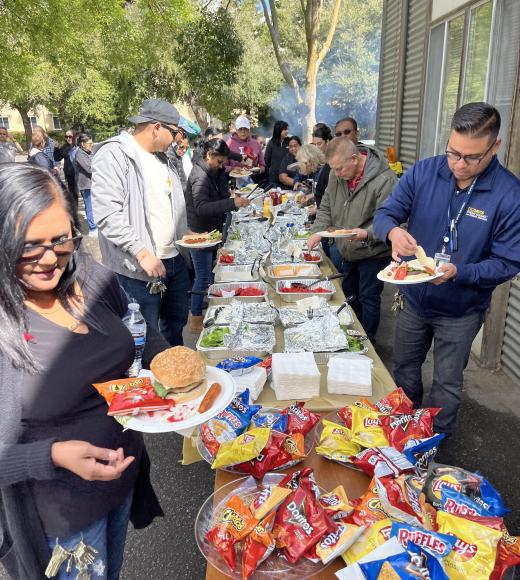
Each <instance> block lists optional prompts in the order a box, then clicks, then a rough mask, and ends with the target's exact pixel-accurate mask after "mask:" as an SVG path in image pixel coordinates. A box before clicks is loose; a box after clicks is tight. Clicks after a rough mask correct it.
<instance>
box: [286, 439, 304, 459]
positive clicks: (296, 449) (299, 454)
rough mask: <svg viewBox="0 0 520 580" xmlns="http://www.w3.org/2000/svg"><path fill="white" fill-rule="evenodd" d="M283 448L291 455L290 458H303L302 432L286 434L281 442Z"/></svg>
mask: <svg viewBox="0 0 520 580" xmlns="http://www.w3.org/2000/svg"><path fill="white" fill-rule="evenodd" d="M283 448H284V449H285V451H287V453H288V454H289V455H290V456H291V459H303V458H304V457H305V435H303V433H293V434H292V435H288V436H287V437H286V438H285V441H284V442H283Z"/></svg>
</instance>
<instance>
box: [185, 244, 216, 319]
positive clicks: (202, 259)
mask: <svg viewBox="0 0 520 580" xmlns="http://www.w3.org/2000/svg"><path fill="white" fill-rule="evenodd" d="M190 255H191V260H192V262H193V268H194V270H195V279H194V280H193V290H197V291H200V292H205V291H206V290H207V289H208V288H209V285H210V284H212V283H213V272H212V270H213V256H214V255H215V252H214V250H213V248H208V249H207V250H190ZM203 301H204V296H202V295H199V294H192V295H191V314H192V316H200V315H201V314H202V303H203Z"/></svg>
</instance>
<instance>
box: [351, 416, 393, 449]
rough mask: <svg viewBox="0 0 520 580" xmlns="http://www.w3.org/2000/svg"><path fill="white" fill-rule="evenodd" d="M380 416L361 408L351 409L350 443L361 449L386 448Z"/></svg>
mask: <svg viewBox="0 0 520 580" xmlns="http://www.w3.org/2000/svg"><path fill="white" fill-rule="evenodd" d="M379 417H380V414H379V413H376V412H375V411H370V410H369V409H364V408H362V407H355V406H353V407H352V433H353V436H352V441H353V442H354V443H358V444H359V445H361V446H362V447H386V446H387V445H389V443H388V439H387V438H386V436H385V432H384V431H383V427H382V426H381V423H380V421H379Z"/></svg>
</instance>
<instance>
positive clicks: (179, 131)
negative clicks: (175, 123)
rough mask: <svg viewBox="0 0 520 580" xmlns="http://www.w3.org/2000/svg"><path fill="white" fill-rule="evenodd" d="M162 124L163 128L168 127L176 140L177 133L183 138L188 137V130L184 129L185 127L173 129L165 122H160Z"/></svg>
mask: <svg viewBox="0 0 520 580" xmlns="http://www.w3.org/2000/svg"><path fill="white" fill-rule="evenodd" d="M160 125H161V127H162V128H163V129H166V130H167V131H169V132H170V135H171V136H172V137H173V139H174V140H175V139H176V138H177V135H179V134H180V136H181V137H182V138H183V139H185V138H186V131H184V129H182V128H181V127H177V129H172V128H171V127H168V125H165V124H164V123H160Z"/></svg>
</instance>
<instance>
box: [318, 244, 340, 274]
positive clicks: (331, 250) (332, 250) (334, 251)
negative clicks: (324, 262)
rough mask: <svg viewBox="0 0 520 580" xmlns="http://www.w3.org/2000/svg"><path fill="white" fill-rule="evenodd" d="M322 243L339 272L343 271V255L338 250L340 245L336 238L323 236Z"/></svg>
mask: <svg viewBox="0 0 520 580" xmlns="http://www.w3.org/2000/svg"><path fill="white" fill-rule="evenodd" d="M321 245H322V246H323V251H324V252H325V254H327V256H328V257H329V258H330V259H331V261H332V263H333V264H334V266H335V267H336V270H337V271H338V272H342V271H343V256H342V255H341V252H340V251H339V250H338V245H337V244H336V243H335V242H334V240H330V239H328V238H323V239H322V240H321Z"/></svg>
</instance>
